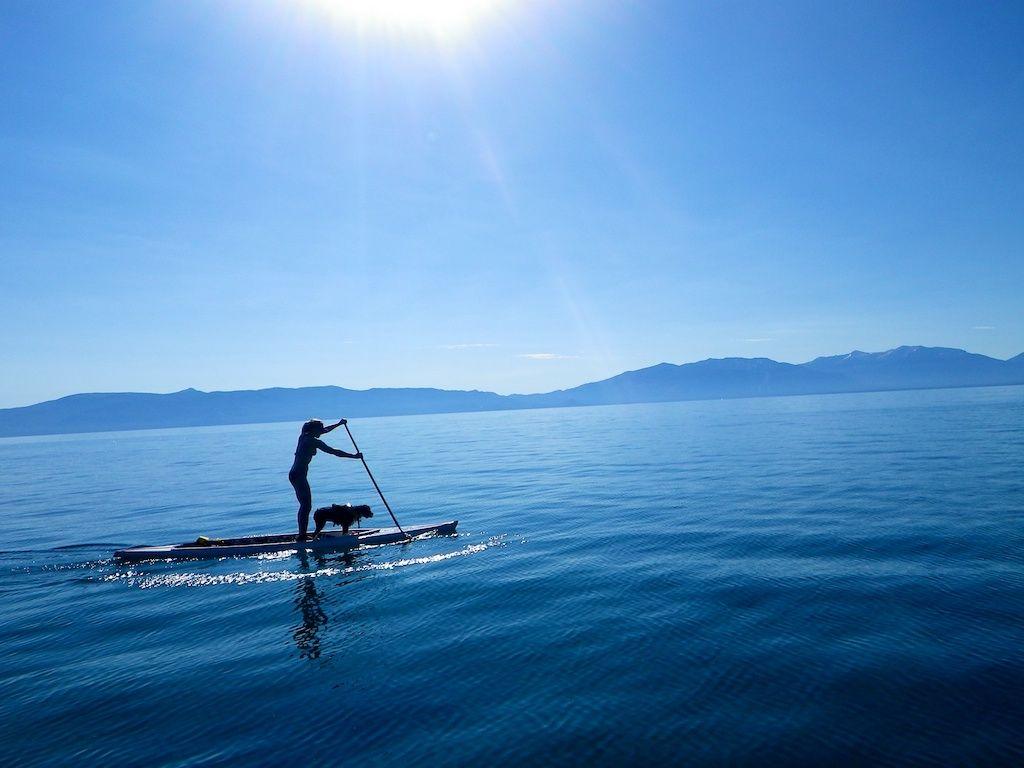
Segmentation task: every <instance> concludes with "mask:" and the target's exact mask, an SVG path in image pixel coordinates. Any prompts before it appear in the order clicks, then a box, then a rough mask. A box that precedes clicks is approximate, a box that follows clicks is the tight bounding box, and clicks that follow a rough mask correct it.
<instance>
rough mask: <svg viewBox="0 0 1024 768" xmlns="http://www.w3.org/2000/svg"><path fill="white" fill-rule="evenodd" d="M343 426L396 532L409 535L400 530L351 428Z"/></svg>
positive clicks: (400, 527)
mask: <svg viewBox="0 0 1024 768" xmlns="http://www.w3.org/2000/svg"><path fill="white" fill-rule="evenodd" d="M343 426H344V427H345V431H346V432H348V439H349V440H351V441H352V447H353V448H355V449H356V453H358V454H359V460H360V461H362V462H363V468H364V469H366V474H367V475H369V477H370V482H371V483H373V487H374V488H376V489H377V495H378V496H380V500H381V501H383V502H384V508H385V509H387V511H388V514H389V515H391V519H392V520H393V521H394V522H395V527H396V528H398V532H399V533H401V534H402V535H403V536H405V537H407V538H408V537H409V534H407V533H406V532H405V531H403V530H402V526H401V525H399V523H398V518H397V517H395V513H394V512H392V511H391V505H390V504H388V500H387V499H385V498H384V492H383V491H381V489H380V486H379V485H377V480H376V478H374V476H373V472H371V471H370V465H369V464H367V463H366V458H365V457H364V456H363V452H362V451H360V450H359V445H358V444H357V443H356V439H355V438H354V437H352V430H351V429H349V428H348V422H347V421H346V422H345V423H344V424H343Z"/></svg>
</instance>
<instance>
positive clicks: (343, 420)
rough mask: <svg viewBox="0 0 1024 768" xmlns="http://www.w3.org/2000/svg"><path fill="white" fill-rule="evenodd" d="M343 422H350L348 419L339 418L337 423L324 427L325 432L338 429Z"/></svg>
mask: <svg viewBox="0 0 1024 768" xmlns="http://www.w3.org/2000/svg"><path fill="white" fill-rule="evenodd" d="M342 424H348V420H347V419H339V420H338V423H337V424H331V426H329V427H324V434H325V435H326V434H327V433H328V432H330V431H331V430H332V429H337V428H338V427H340V426H341V425H342Z"/></svg>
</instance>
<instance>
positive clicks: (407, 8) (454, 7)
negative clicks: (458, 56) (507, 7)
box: [313, 0, 502, 37]
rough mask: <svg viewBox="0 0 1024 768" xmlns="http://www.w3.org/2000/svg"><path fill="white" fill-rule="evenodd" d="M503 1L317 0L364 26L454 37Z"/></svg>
mask: <svg viewBox="0 0 1024 768" xmlns="http://www.w3.org/2000/svg"><path fill="white" fill-rule="evenodd" d="M501 2H502V0H313V4H314V5H316V6H318V7H320V8H322V9H323V10H325V11H327V12H328V13H330V14H331V15H332V16H334V17H335V18H337V19H338V20H339V21H345V22H349V23H351V24H353V25H356V26H358V27H360V28H369V27H376V28H381V29H384V30H388V31H395V32H409V33H416V34H424V33H426V34H431V35H435V36H437V37H451V36H454V35H458V34H461V33H464V32H466V31H467V30H468V29H469V28H470V27H471V26H473V24H474V23H476V22H477V21H479V20H480V19H481V17H483V16H485V15H486V14H487V13H488V12H490V11H492V10H494V9H495V7H496V6H498V5H499V4H500V3H501Z"/></svg>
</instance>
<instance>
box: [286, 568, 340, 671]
mask: <svg viewBox="0 0 1024 768" xmlns="http://www.w3.org/2000/svg"><path fill="white" fill-rule="evenodd" d="M296 555H297V556H298V558H299V570H300V571H301V572H302V573H304V574H306V575H305V576H300V577H299V578H298V579H297V580H296V583H295V600H294V603H295V606H296V608H297V609H298V611H299V613H300V614H301V615H302V623H301V624H299V625H298V626H296V627H295V628H294V629H293V630H292V639H294V641H295V646H296V647H297V648H298V649H299V658H300V659H311V660H313V659H319V658H320V655H321V643H322V641H323V636H324V632H323V629H324V626H325V625H326V624H327V622H328V621H329V617H328V616H327V612H326V611H325V610H324V607H323V606H324V602H325V599H326V594H325V592H324V590H322V589H319V588H318V587H317V585H316V579H315V576H316V574H323V573H325V572H327V558H326V557H324V556H323V555H322V554H318V553H314V554H313V557H312V560H313V562H312V566H311V564H310V555H309V553H308V552H306V551H305V550H299V551H298V552H296ZM333 559H334V560H335V561H337V564H336V566H335V569H334V570H333V572H334V573H337V572H338V570H339V568H338V566H342V567H341V568H340V570H341V571H342V572H344V571H348V570H351V569H352V567H353V564H354V563H355V557H353V556H352V554H350V553H348V552H345V553H342V554H340V555H338V556H336V557H335V558H333Z"/></svg>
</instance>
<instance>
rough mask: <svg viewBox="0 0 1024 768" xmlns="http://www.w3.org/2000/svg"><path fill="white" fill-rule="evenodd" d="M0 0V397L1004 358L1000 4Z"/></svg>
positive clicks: (1017, 335) (487, 384) (1020, 128)
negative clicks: (359, 5) (470, 10)
mask: <svg viewBox="0 0 1024 768" xmlns="http://www.w3.org/2000/svg"><path fill="white" fill-rule="evenodd" d="M329 5H330V3H329V2H328V0H290V1H289V0H280V2H275V1H274V0H264V1H263V2H240V1H238V2H220V3H214V2H181V1H180V0H175V2H153V3H138V2H124V3H105V2H96V3H77V2H74V3H72V2H66V3H64V2H53V3H37V2H6V3H4V4H2V5H0V103H2V104H3V109H2V110H0V167H2V169H3V182H2V184H0V259H2V266H3V272H2V275H3V279H2V281H0V322H2V327H3V334H2V336H0V359H2V361H3V363H2V366H3V370H4V371H5V375H4V376H3V377H2V379H0V406H14V405H24V404H28V403H31V402H36V401H39V400H43V399H48V398H51V397H55V396H60V395H64V394H69V393H72V392H81V391H125V390H136V391H139V390H141V391H158V392H162V391H173V390H177V389H182V388H185V387H189V386H194V387H197V388H200V389H239V388H255V387H265V386H303V385H313V384H339V385H342V386H348V387H355V388H364V387H371V386H410V385H417V386H418V385H424V386H438V387H446V388H466V389H469V388H480V389H490V390H495V391H499V392H533V391H544V390H549V389H554V388H560V387H566V386H572V385H575V384H578V383H582V382H584V381H587V380H593V379H596V378H602V377H605V376H608V375H612V374H614V373H618V372H620V371H622V370H626V369H633V368H639V367H642V366H645V365H650V364H653V363H657V362H661V361H669V362H686V361H691V360H696V359H701V358H705V357H722V356H730V355H737V356H751V357H756V356H765V357H772V358H775V359H778V360H785V361H791V362H802V361H804V360H807V359H810V358H813V357H815V356H818V355H823V354H835V353H841V352H846V351H849V350H851V349H853V348H859V349H864V350H869V351H873V350H881V349H886V348H889V347H892V346H897V345H899V344H927V345H943V346H959V347H965V348H968V349H970V350H972V351H977V352H982V353H986V354H990V355H993V356H997V357H1009V356H1011V355H1014V354H1017V353H1019V352H1022V351H1024V322H1022V321H1024V312H1022V310H1021V306H1022V301H1021V296H1022V294H1024V290H1022V288H1024V252H1022V246H1024V6H1022V5H1021V4H1016V3H1004V4H995V3H993V4H981V3H943V2H922V3H890V2H879V3H875V2H850V3H838V2H837V3H822V2H807V3H786V2H783V3H767V2H766V3H740V2H722V3H696V2H694V3H690V2H645V3H634V2H626V1H625V0H623V1H622V2H602V1H601V0H588V1H587V2H581V1H580V2H577V1H575V0H566V1H565V2H560V3H540V2H526V3H522V2H518V3H517V2H511V1H510V2H504V3H502V2H496V3H495V7H494V8H492V9H490V10H489V11H488V12H487V13H483V14H481V16H480V17H479V18H477V19H476V20H475V21H474V23H473V24H471V25H467V26H466V27H465V28H463V29H461V30H460V31H459V33H458V34H456V35H452V36H445V37H440V38H439V37H437V36H435V35H433V34H430V33H427V32H425V31H424V30H418V29H416V28H402V29H397V28H390V27H383V26H379V25H373V24H357V23H356V22H354V21H353V20H352V19H351V18H348V17H343V16H339V15H338V14H335V13H331V12H329V10H328V9H327V8H326V7H327V6H329Z"/></svg>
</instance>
